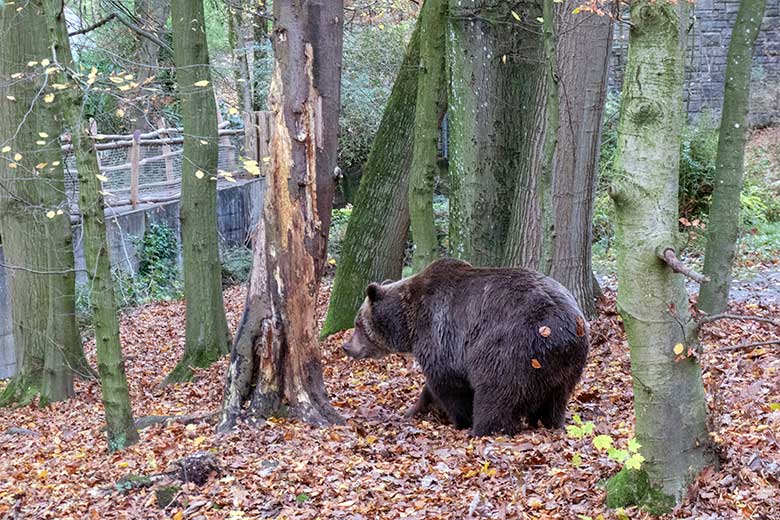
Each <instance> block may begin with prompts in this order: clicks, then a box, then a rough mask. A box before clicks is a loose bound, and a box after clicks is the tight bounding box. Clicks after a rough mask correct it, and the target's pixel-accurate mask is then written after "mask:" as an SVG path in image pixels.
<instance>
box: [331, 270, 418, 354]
mask: <svg viewBox="0 0 780 520" xmlns="http://www.w3.org/2000/svg"><path fill="white" fill-rule="evenodd" d="M403 283H404V282H395V283H393V282H390V281H385V282H383V283H382V284H381V285H380V284H376V283H372V284H371V285H369V286H368V288H367V289H366V299H365V300H364V301H363V305H361V306H360V310H359V311H358V313H357V316H356V317H355V331H354V332H353V333H352V337H351V338H350V339H349V340H348V341H347V342H346V343H345V344H344V351H345V352H346V353H347V355H349V356H350V357H353V358H356V359H365V358H374V359H376V358H381V357H384V356H386V355H388V354H392V353H394V352H411V350H412V347H411V340H410V331H409V322H408V319H407V314H408V309H406V308H405V304H404V299H403V297H402V291H403Z"/></svg>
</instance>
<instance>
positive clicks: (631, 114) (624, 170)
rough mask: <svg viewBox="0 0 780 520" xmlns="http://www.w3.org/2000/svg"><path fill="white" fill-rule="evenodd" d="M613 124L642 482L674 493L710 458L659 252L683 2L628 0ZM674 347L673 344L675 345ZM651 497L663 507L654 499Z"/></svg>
mask: <svg viewBox="0 0 780 520" xmlns="http://www.w3.org/2000/svg"><path fill="white" fill-rule="evenodd" d="M631 6H632V7H631V23H632V24H633V25H632V27H631V31H630V35H629V47H628V60H627V64H626V74H625V81H624V84H623V92H622V97H621V100H622V107H621V110H620V122H619V126H618V145H617V147H618V149H617V154H618V155H617V158H616V171H617V174H616V176H615V177H616V181H615V184H614V186H612V188H611V190H610V194H611V195H612V197H613V200H614V202H615V208H616V218H617V223H616V231H617V236H616V247H617V268H618V302H617V303H618V309H619V311H620V314H621V316H622V318H623V322H624V324H625V329H626V335H627V336H628V343H629V345H630V347H631V374H632V379H633V387H634V410H635V414H636V439H637V441H638V442H639V444H640V445H641V453H642V455H643V456H644V457H645V459H646V462H645V464H644V465H643V467H642V470H641V471H646V473H647V475H648V477H649V480H650V483H651V485H652V486H653V487H654V488H656V489H658V490H659V491H660V493H661V494H662V495H661V497H663V495H667V496H669V497H673V498H674V499H676V500H678V501H679V500H680V499H681V498H682V497H683V495H684V493H685V490H686V486H687V484H688V483H689V482H690V481H691V480H692V479H693V478H694V477H695V476H696V474H697V473H698V472H699V471H700V470H701V469H702V468H703V467H705V466H706V465H708V464H711V463H713V462H714V457H713V453H712V451H711V450H710V447H711V442H710V439H709V435H708V431H707V409H706V402H705V395H704V386H703V384H702V377H701V366H700V365H699V363H698V361H697V358H696V357H695V356H688V357H681V358H680V359H675V358H676V355H675V352H674V350H675V345H677V344H680V345H681V346H682V347H683V352H687V351H688V349H694V350H695V349H696V348H697V339H696V336H695V332H694V327H692V325H691V322H690V319H689V315H688V298H687V293H686V291H685V286H684V279H683V276H682V275H680V274H676V273H674V272H673V271H672V269H671V268H670V267H668V266H667V265H666V264H665V263H664V262H663V261H661V260H660V259H659V257H658V251H659V250H661V249H662V248H666V247H671V248H672V249H673V248H674V245H675V243H676V242H677V239H678V231H677V218H678V210H677V191H678V167H679V153H678V152H679V147H680V133H681V125H682V117H683V115H684V114H685V111H684V110H683V102H682V92H683V65H684V64H683V55H684V53H683V48H684V32H683V31H684V26H685V25H687V24H682V23H681V19H685V20H686V21H687V16H685V17H684V18H683V16H684V15H685V12H686V11H685V9H686V8H687V6H686V5H685V2H678V3H676V4H670V3H655V2H653V1H652V0H641V1H639V2H636V3H632V4H631ZM678 349H679V347H678ZM658 505H659V506H665V505H666V503H665V500H664V499H663V498H661V499H660V503H659V504H658Z"/></svg>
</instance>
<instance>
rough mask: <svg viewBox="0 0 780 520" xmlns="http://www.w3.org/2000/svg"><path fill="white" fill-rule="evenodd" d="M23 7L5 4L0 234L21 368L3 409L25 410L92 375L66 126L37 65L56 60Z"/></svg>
mask: <svg viewBox="0 0 780 520" xmlns="http://www.w3.org/2000/svg"><path fill="white" fill-rule="evenodd" d="M17 8H18V6H16V5H14V4H5V5H3V6H2V10H1V11H0V34H3V35H4V36H3V42H2V45H0V85H3V89H2V91H0V114H2V115H3V117H2V118H1V119H0V121H1V123H0V149H2V151H1V152H0V154H1V155H2V159H1V160H0V234H1V235H2V242H3V248H4V255H5V261H6V263H7V264H8V265H9V267H8V268H7V270H8V272H9V275H10V286H11V301H12V319H13V336H14V347H15V351H16V362H17V369H16V375H15V376H14V378H13V379H12V380H11V382H10V383H9V384H8V386H7V387H6V388H5V390H4V392H3V394H2V395H1V396H0V404H3V405H6V404H21V405H24V404H27V403H29V402H31V401H32V400H33V399H35V398H36V397H38V396H40V401H39V404H40V405H41V406H43V405H45V404H47V403H48V402H50V401H57V400H62V399H65V398H67V397H69V396H71V395H73V374H74V371H76V370H78V371H80V373H83V374H84V375H85V376H86V375H88V365H87V363H86V360H85V359H84V354H83V351H82V349H81V341H80V338H79V335H78V329H77V327H76V322H75V301H74V290H75V271H74V270H73V249H72V243H71V240H72V239H71V229H70V211H69V205H68V203H67V200H66V198H65V191H64V176H63V175H64V174H63V168H62V164H61V162H62V155H61V152H60V150H59V140H58V136H59V135H60V133H61V130H62V121H61V119H60V113H59V111H58V110H56V108H55V107H53V106H52V104H51V103H46V102H45V101H44V93H43V88H44V80H45V78H46V74H45V72H44V69H45V68H46V66H45V65H41V62H43V60H49V62H50V61H51V51H50V50H49V47H48V45H47V42H46V39H45V38H41V37H40V34H41V33H42V32H45V31H46V19H45V17H44V12H43V8H42V6H41V4H40V3H39V2H31V3H28V4H25V5H24V8H23V9H19V10H17ZM28 62H33V63H35V66H29V65H28ZM44 63H46V62H44ZM12 76H13V78H12ZM71 367H72V368H71Z"/></svg>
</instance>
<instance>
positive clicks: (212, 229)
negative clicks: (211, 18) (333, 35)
mask: <svg viewBox="0 0 780 520" xmlns="http://www.w3.org/2000/svg"><path fill="white" fill-rule="evenodd" d="M171 18H172V20H173V49H174V61H175V63H176V80H177V84H178V86H179V95H180V100H181V113H182V123H183V126H184V153H183V158H182V173H181V178H182V180H181V209H180V210H179V220H180V222H181V242H182V257H183V264H184V298H185V300H186V302H187V310H186V313H187V323H186V330H185V341H184V356H183V358H182V359H181V361H179V363H178V364H177V365H176V367H175V368H174V369H173V371H172V372H171V373H170V374H169V375H168V377H167V378H166V382H167V383H172V382H177V381H185V380H187V379H189V378H190V377H192V367H207V366H209V365H211V364H212V363H213V362H214V361H216V360H217V359H219V358H220V357H221V356H223V355H224V354H227V352H228V350H229V349H228V343H229V335H230V333H229V331H228V328H227V320H226V319H225V307H224V302H223V300H222V268H221V265H220V262H219V234H218V232H217V182H216V180H217V178H218V175H219V173H218V171H217V159H218V155H219V144H218V134H217V108H216V103H215V100H214V90H213V87H212V84H211V72H210V69H209V55H208V47H207V44H206V30H205V19H204V14H203V0H173V1H172V2H171Z"/></svg>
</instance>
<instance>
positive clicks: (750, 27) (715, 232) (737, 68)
mask: <svg viewBox="0 0 780 520" xmlns="http://www.w3.org/2000/svg"><path fill="white" fill-rule="evenodd" d="M765 9H766V0H741V2H740V4H739V12H738V13H737V20H736V21H735V23H734V30H733V31H732V32H731V43H730V44H729V52H728V56H727V57H726V74H725V78H726V79H725V85H724V87H723V114H722V116H721V119H720V131H719V133H718V152H717V156H716V159H715V178H714V179H713V183H714V186H715V189H714V191H713V192H712V205H711V206H710V214H709V218H710V221H709V224H708V231H707V249H706V252H705V254H704V274H705V275H706V276H708V277H709V278H710V281H709V282H705V283H703V284H702V286H701V290H700V291H699V301H698V306H699V308H700V309H701V310H703V311H705V312H708V313H712V314H717V313H720V312H723V311H725V310H726V307H727V305H728V299H729V289H730V288H731V270H732V266H733V264H734V256H735V255H736V250H737V237H738V235H739V222H740V219H739V201H740V197H739V196H740V192H741V191H742V179H743V175H744V171H745V166H744V163H745V144H746V142H747V138H748V128H747V123H748V121H747V116H748V108H749V107H748V104H749V100H750V73H751V69H752V58H753V48H754V46H755V43H756V37H757V36H758V31H759V30H760V29H761V21H762V20H763V19H764V10H765Z"/></svg>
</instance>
